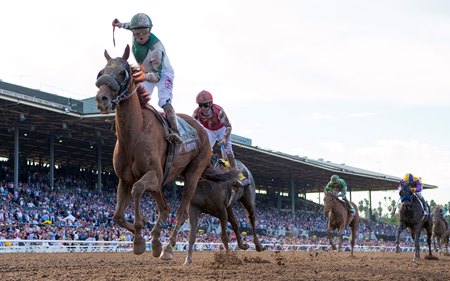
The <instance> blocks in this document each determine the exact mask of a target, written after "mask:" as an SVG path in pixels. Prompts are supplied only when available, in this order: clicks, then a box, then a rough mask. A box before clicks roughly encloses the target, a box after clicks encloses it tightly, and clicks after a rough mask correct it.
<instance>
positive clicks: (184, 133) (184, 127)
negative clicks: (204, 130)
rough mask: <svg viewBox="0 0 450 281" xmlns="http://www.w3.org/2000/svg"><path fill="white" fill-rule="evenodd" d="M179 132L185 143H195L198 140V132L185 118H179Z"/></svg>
mask: <svg viewBox="0 0 450 281" xmlns="http://www.w3.org/2000/svg"><path fill="white" fill-rule="evenodd" d="M177 123H178V132H179V133H180V137H181V139H182V140H183V142H190V141H195V140H197V138H198V135H197V130H195V129H194V128H193V127H192V126H191V125H189V123H188V122H186V121H185V120H184V119H183V118H181V117H179V116H177Z"/></svg>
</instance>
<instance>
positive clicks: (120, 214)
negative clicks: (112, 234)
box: [113, 179, 135, 234]
mask: <svg viewBox="0 0 450 281" xmlns="http://www.w3.org/2000/svg"><path fill="white" fill-rule="evenodd" d="M130 200H131V192H130V190H129V187H128V186H126V185H125V184H124V182H123V180H121V179H119V185H118V186H117V195H116V201H117V202H116V209H115V210H114V216H113V219H114V222H115V223H116V224H117V225H119V226H121V227H124V228H125V229H127V230H129V231H130V232H132V233H133V234H134V233H135V228H134V225H133V224H132V223H129V222H127V220H126V219H125V210H126V209H127V207H128V204H130Z"/></svg>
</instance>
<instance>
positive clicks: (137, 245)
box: [133, 236, 145, 255]
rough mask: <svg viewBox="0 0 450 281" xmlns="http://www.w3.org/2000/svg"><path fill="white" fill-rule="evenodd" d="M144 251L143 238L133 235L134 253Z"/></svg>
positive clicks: (137, 253)
mask: <svg viewBox="0 0 450 281" xmlns="http://www.w3.org/2000/svg"><path fill="white" fill-rule="evenodd" d="M144 252H145V239H144V238H143V237H142V236H141V237H134V240H133V253H134V254H135V255H141V254H143V253H144Z"/></svg>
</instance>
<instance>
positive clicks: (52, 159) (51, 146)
mask: <svg viewBox="0 0 450 281" xmlns="http://www.w3.org/2000/svg"><path fill="white" fill-rule="evenodd" d="M49 150H50V168H49V169H50V188H51V190H53V189H54V187H55V136H54V135H50V137H49Z"/></svg>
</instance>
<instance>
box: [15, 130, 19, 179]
mask: <svg viewBox="0 0 450 281" xmlns="http://www.w3.org/2000/svg"><path fill="white" fill-rule="evenodd" d="M14 188H19V125H18V124H16V126H15V129H14Z"/></svg>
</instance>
